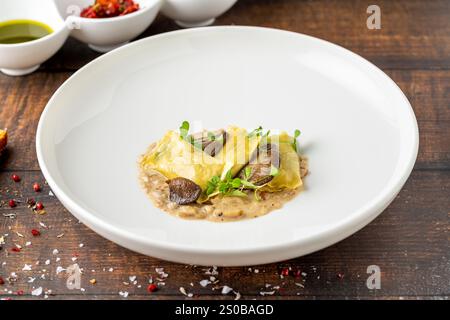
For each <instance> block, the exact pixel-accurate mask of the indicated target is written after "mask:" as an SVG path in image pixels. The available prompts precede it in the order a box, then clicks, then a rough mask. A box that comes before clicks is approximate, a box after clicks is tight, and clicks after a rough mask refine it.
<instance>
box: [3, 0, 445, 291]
mask: <svg viewBox="0 0 450 320" xmlns="http://www.w3.org/2000/svg"><path fill="white" fill-rule="evenodd" d="M369 4H372V3H371V2H369V1H350V0H349V1H343V0H341V1H337V0H335V1H319V0H318V1H301V0H240V1H238V3H237V4H236V5H235V6H234V7H233V8H232V9H231V10H230V11H229V12H227V13H226V14H225V15H224V16H222V17H220V18H219V19H218V20H217V22H216V25H230V24H239V25H255V26H265V27H274V28H281V29H286V30H291V31H295V32H301V33H305V34H310V35H313V36H316V37H319V38H323V39H326V40H329V41H332V42H335V43H337V44H340V45H342V46H344V47H346V48H348V49H350V50H352V51H354V52H356V53H358V54H361V55H362V56H363V57H365V58H367V59H369V60H370V61H372V62H374V63H375V64H376V65H378V66H379V67H380V68H382V69H383V70H385V71H386V72H387V74H388V75H389V76H391V77H392V78H393V79H394V81H396V83H397V84H398V85H399V87H400V88H401V89H402V90H403V91H404V92H405V94H406V95H407V97H408V99H409V100H410V102H411V104H412V106H413V108H414V111H415V114H416V117H417V119H418V123H419V129H420V150H419V156H418V160H417V163H416V166H415V170H414V171H413V173H412V175H411V177H410V179H409V180H408V182H407V184H406V185H405V187H404V188H403V190H402V191H401V192H400V194H399V195H398V197H397V199H396V200H395V201H394V202H393V203H392V204H391V205H390V206H389V207H388V208H387V209H386V210H385V212H383V214H381V215H380V216H379V217H378V218H377V219H376V220H375V221H373V222H372V223H371V224H369V225H368V226H367V227H365V228H364V229H362V230H361V231H359V232H358V233H356V234H354V235H353V236H351V237H349V238H348V239H346V240H344V241H341V242H340V243H338V244H336V245H333V246H331V247H329V248H327V249H325V250H322V251H319V252H316V253H314V254H311V255H308V256H305V257H301V258H298V259H293V260H291V261H285V262H282V263H277V264H270V265H265V266H254V267H252V268H251V270H249V269H248V268H247V267H245V268H244V267H235V268H219V269H218V271H219V275H218V276H217V279H218V280H219V282H218V284H217V285H216V287H217V288H216V290H213V287H214V286H212V285H208V286H207V288H203V287H201V286H200V285H199V281H200V280H202V279H207V278H208V276H207V275H205V272H204V270H203V269H204V268H202V267H193V266H185V265H181V264H175V263H171V262H167V261H161V260H159V259H156V258H152V257H146V256H143V255H140V254H137V253H133V252H131V251H129V250H126V249H124V248H121V247H119V246H117V245H115V244H114V243H112V242H110V241H108V240H105V239H103V238H101V237H100V236H98V235H96V234H95V233H94V232H93V231H91V230H89V229H88V228H86V227H85V226H84V225H83V224H81V223H78V221H77V220H76V219H75V218H74V217H73V216H72V215H71V214H70V213H68V212H67V211H66V210H65V209H64V207H63V206H62V205H61V204H60V203H59V202H58V200H57V199H56V198H55V197H54V196H51V195H49V191H50V190H49V188H48V186H46V185H45V181H44V180H43V177H42V175H41V173H40V171H39V166H38V163H37V160H36V156H35V147H34V145H35V138H34V137H35V132H36V127H37V122H38V120H39V116H40V114H41V112H42V110H43V108H44V107H45V104H46V103H47V101H48V99H49V98H50V96H51V95H52V94H53V93H54V91H55V90H56V89H57V88H58V87H59V86H60V85H61V84H62V83H63V82H64V81H65V80H66V79H67V78H68V77H69V76H70V75H71V74H72V73H73V72H74V71H76V70H77V69H79V68H80V67H82V66H83V65H85V64H86V63H88V62H89V61H91V60H92V59H94V58H96V57H98V56H99V54H97V53H94V52H93V51H91V50H90V49H89V48H88V47H87V46H86V45H84V44H81V43H79V42H78V41H76V40H74V39H70V40H69V41H68V42H67V43H66V44H65V45H64V47H63V48H62V49H61V50H60V51H59V52H58V53H57V54H56V55H55V56H54V57H53V58H52V59H50V60H49V61H47V62H46V63H45V64H44V65H43V66H42V67H41V69H40V70H39V71H38V72H36V73H34V74H32V75H29V76H27V77H19V78H11V77H7V76H4V75H0V127H7V128H8V132H9V137H10V139H9V147H8V149H7V152H6V153H4V154H3V156H2V157H1V158H0V204H1V207H0V237H1V236H2V235H4V234H8V236H7V237H5V244H4V245H2V249H1V250H0V277H2V278H3V279H5V280H6V278H7V277H8V276H9V275H10V274H11V272H16V273H17V275H18V280H17V282H15V283H12V284H10V283H8V281H6V283H5V284H4V285H0V297H13V298H15V299H30V298H32V297H31V296H30V292H31V289H32V288H33V287H39V286H42V287H43V288H44V289H51V290H52V292H53V294H54V295H52V296H50V297H49V298H51V299H85V298H89V299H120V296H119V294H118V292H119V291H128V292H129V293H130V296H129V297H130V298H133V299H176V298H183V297H184V296H183V295H182V294H181V293H180V291H179V288H180V287H184V288H186V290H187V291H188V292H191V293H193V294H194V297H193V299H212V298H214V299H233V298H234V297H235V296H234V295H233V294H230V295H227V296H224V295H222V294H221V293H220V291H221V289H220V287H221V286H223V285H228V286H230V287H232V288H234V289H235V290H236V291H239V292H240V293H241V294H242V297H243V298H246V299H253V298H257V299H343V298H349V299H373V298H379V299H400V298H401V299H449V298H450V250H449V248H450V246H449V244H450V242H449V241H450V235H449V233H450V219H449V218H450V197H449V195H450V1H416V0H411V1H403V0H399V1H377V4H378V5H379V6H380V7H381V10H382V29H381V30H368V29H367V28H366V17H367V14H366V8H367V6H368V5H369ZM177 29H178V27H177V26H176V25H175V23H173V22H172V21H170V20H169V19H166V18H164V17H162V16H160V17H158V19H157V20H156V21H155V23H154V24H152V26H150V28H149V29H148V30H147V31H146V32H145V33H144V34H143V35H141V36H140V38H143V37H146V36H150V35H153V34H157V33H161V32H167V31H172V30H177ZM61 107H64V106H61ZM12 173H18V174H20V176H21V177H22V181H21V182H20V183H14V182H13V181H12V180H11V179H10V175H11V174H12ZM35 181H36V182H39V183H40V184H41V185H42V186H43V190H42V192H40V193H35V192H34V191H33V190H32V184H33V182H35ZM29 197H34V198H35V199H36V200H39V201H42V202H43V203H44V205H45V209H46V211H47V213H46V214H45V215H37V214H36V213H34V212H32V211H31V210H30V209H29V208H28V207H27V206H26V205H25V203H24V201H25V200H26V199H27V198H29ZM11 198H14V199H16V200H18V207H17V208H14V209H11V208H9V207H8V205H7V203H6V202H7V201H8V200H9V199H11ZM11 213H14V214H15V215H16V216H15V218H14V219H11V218H7V217H4V216H3V215H4V214H6V215H8V214H11ZM39 222H42V223H44V224H45V225H46V226H47V227H46V228H44V227H42V226H41V225H40V224H39ZM32 229H39V230H40V231H41V233H42V234H41V236H39V237H33V236H32V235H31V230H32ZM18 233H19V234H21V235H23V237H20V236H19V234H18ZM61 234H64V235H63V236H62V237H59V238H58V235H61ZM27 241H31V243H32V244H31V246H25V245H24V244H25V243H26V242H27ZM15 243H17V244H20V245H22V246H23V249H22V251H21V252H11V248H12V247H13V246H14V244H15ZM80 244H83V247H80ZM54 249H58V250H59V253H58V255H53V254H52V251H53V250H54ZM74 256H77V260H76V261H73V260H72V258H73V257H74ZM57 257H59V258H60V259H61V260H60V261H59V262H57V261H56V258H57ZM47 259H49V260H50V265H45V261H46V260H47ZM36 261H39V262H40V264H39V265H36V264H35V263H36ZM3 262H5V264H3ZM73 263H78V264H79V265H80V267H82V268H83V276H82V287H83V288H84V289H85V291H80V290H69V289H67V287H66V285H65V282H66V278H67V275H66V274H65V273H64V272H62V273H59V274H56V268H57V266H61V267H64V268H65V267H67V266H69V265H71V264H73ZM25 264H29V265H32V269H33V270H32V271H22V268H23V267H24V265H25ZM372 264H375V265H378V266H380V268H381V271H382V288H381V290H374V291H373V290H368V289H367V287H366V285H365V281H366V278H367V274H366V268H367V266H369V265H372ZM158 267H163V268H164V270H165V272H167V273H168V275H169V276H168V278H167V279H165V281H164V282H165V283H166V285H165V286H161V288H160V289H159V290H158V291H157V292H155V293H152V294H149V293H147V292H146V286H147V284H148V280H149V278H150V276H153V277H154V278H156V276H157V273H156V272H155V268H158ZM289 267H290V268H291V269H292V271H293V272H295V271H297V270H299V271H300V272H305V273H306V275H304V276H300V277H294V276H292V275H290V276H288V277H285V278H284V279H282V278H281V277H280V271H281V270H282V269H283V268H289ZM110 268H113V271H112V272H110V271H109V269H110ZM43 269H45V270H46V271H42V270H43ZM94 270H95V271H94ZM256 270H257V271H258V272H256ZM41 274H45V279H41V278H40V276H41ZM29 276H31V277H36V280H35V281H34V282H33V283H28V282H27V281H28V280H29V279H28V277H29ZM130 276H136V277H137V285H133V284H125V283H124V282H130V280H129V277H130ZM90 279H96V281H97V283H96V284H95V285H93V284H91V283H89V280H90ZM191 283H192V284H193V286H191ZM296 283H297V284H302V285H303V286H304V287H300V286H298V285H296ZM268 284H270V286H269V287H267V288H266V286H267V285H268ZM138 286H140V287H138ZM274 286H279V287H280V288H279V289H275V290H274V291H275V292H274V295H273V296H272V295H268V296H261V294H260V293H261V292H264V291H268V292H270V291H272V290H273V287H274ZM20 290H23V291H24V295H23V296H17V295H16V293H17V292H18V291H20ZM40 298H42V296H41V297H40Z"/></svg>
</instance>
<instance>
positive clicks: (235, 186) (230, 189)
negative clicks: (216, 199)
mask: <svg viewBox="0 0 450 320" xmlns="http://www.w3.org/2000/svg"><path fill="white" fill-rule="evenodd" d="M247 169H250V168H246V169H244V170H245V171H244V175H245V179H241V178H233V177H232V173H231V170H228V172H227V174H226V175H225V179H223V180H221V179H220V177H219V176H213V177H212V178H211V179H210V180H209V181H208V184H207V186H206V195H207V196H210V195H212V194H214V193H220V194H222V195H224V196H237V197H245V196H247V194H246V193H245V192H244V191H243V190H244V189H253V190H256V189H258V188H259V187H258V186H255V185H254V184H253V183H251V182H250V181H248V180H246V179H247V178H248V176H250V172H249V171H248V170H247Z"/></svg>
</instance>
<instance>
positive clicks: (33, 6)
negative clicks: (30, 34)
mask: <svg viewBox="0 0 450 320" xmlns="http://www.w3.org/2000/svg"><path fill="white" fill-rule="evenodd" d="M16 19H21V20H22V19H26V20H35V21H39V22H43V23H45V24H47V25H48V26H49V27H51V28H52V29H53V32H52V33H51V34H49V35H47V36H45V37H42V38H40V39H37V40H33V41H29V42H24V43H17V44H0V70H1V71H2V72H3V73H5V74H7V75H11V76H21V75H25V74H28V73H31V72H33V71H35V70H36V69H37V68H39V65H40V64H41V63H43V62H44V61H46V60H47V59H48V58H50V57H51V56H52V55H54V54H55V53H56V52H57V51H58V50H59V49H60V48H61V46H62V45H63V44H64V42H65V41H66V39H67V37H68V35H69V29H68V28H67V27H66V24H65V23H64V20H63V19H62V18H61V17H60V15H59V13H58V10H57V9H56V7H55V5H54V3H53V2H51V1H36V0H14V1H7V0H1V9H0V21H8V20H16Z"/></svg>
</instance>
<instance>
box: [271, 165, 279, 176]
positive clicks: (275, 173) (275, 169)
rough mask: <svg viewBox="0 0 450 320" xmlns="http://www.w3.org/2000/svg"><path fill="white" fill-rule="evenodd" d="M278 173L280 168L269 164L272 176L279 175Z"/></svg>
mask: <svg viewBox="0 0 450 320" xmlns="http://www.w3.org/2000/svg"><path fill="white" fill-rule="evenodd" d="M279 174H280V170H279V169H278V168H277V167H275V166H273V165H272V166H270V175H271V176H272V177H276V176H277V175H279Z"/></svg>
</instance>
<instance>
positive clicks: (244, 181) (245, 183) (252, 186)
mask: <svg viewBox="0 0 450 320" xmlns="http://www.w3.org/2000/svg"><path fill="white" fill-rule="evenodd" d="M241 184H242V185H243V186H244V187H247V188H250V189H256V188H258V187H257V186H255V185H254V184H253V183H251V182H249V181H246V180H241Z"/></svg>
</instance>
